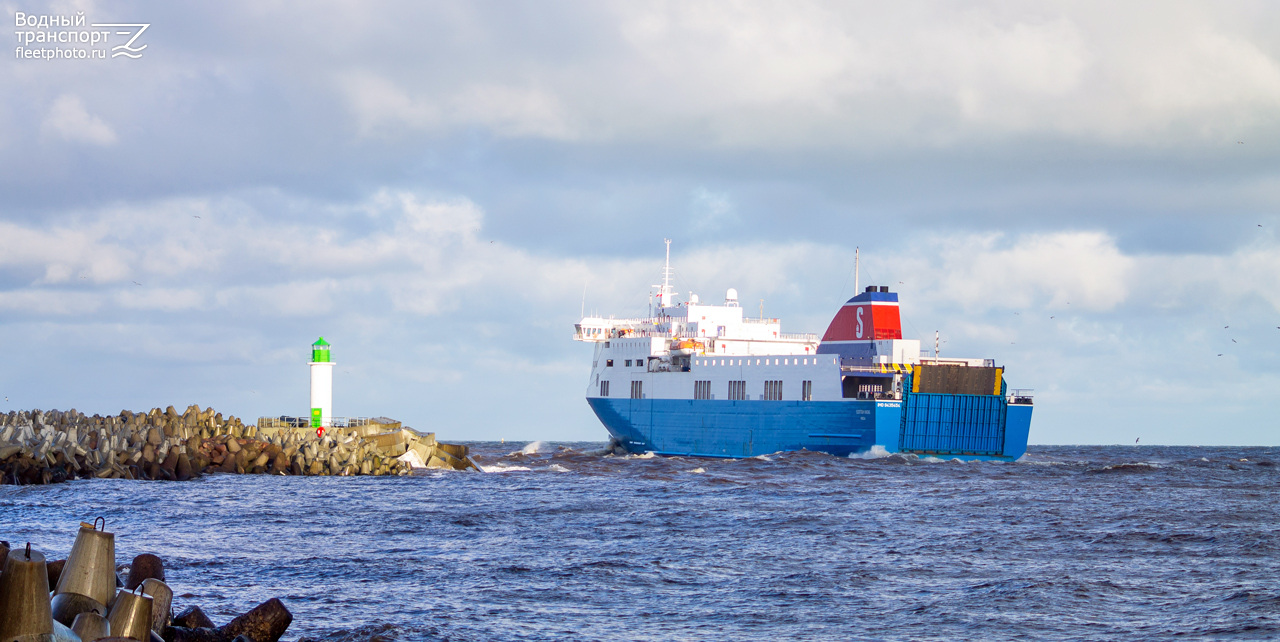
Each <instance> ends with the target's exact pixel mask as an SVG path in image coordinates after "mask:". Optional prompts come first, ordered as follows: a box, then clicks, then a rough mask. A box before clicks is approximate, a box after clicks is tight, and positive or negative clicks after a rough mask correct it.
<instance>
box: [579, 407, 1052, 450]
mask: <svg viewBox="0 0 1280 642" xmlns="http://www.w3.org/2000/svg"><path fill="white" fill-rule="evenodd" d="M587 402H588V403H589V404H590V405H591V409H592V410H593V411H595V413H596V416H597V417H599V418H600V421H601V422H602V423H603V424H604V426H605V428H606V429H607V430H608V431H609V434H610V435H612V436H613V438H614V439H615V440H617V441H618V442H619V443H620V444H621V445H622V447H623V448H625V449H626V450H627V451H628V452H633V453H644V452H653V453H657V454H660V455H685V456H696V457H754V456H756V455H764V454H768V453H774V452H779V451H789V450H802V449H803V450H812V451H818V452H825V453H830V454H832V455H836V456H841V457H844V456H848V455H851V454H855V453H863V452H867V451H870V450H871V449H872V447H874V446H880V447H882V448H883V449H884V450H885V451H887V452H890V453H893V452H903V453H914V454H919V455H931V456H938V457H946V458H952V457H958V458H962V459H998V460H1005V461H1012V460H1016V459H1017V458H1019V457H1021V456H1022V455H1023V453H1025V452H1026V448H1027V437H1028V432H1029V430H1030V427H1031V410H1032V408H1031V406H1030V405H1014V404H1008V403H1007V402H1006V400H1005V398H1004V397H1002V396H995V395H991V396H983V395H942V394H913V395H908V396H907V398H906V399H904V400H842V401H755V400H750V401H727V400H688V399H617V398H605V397H590V398H588V399H587Z"/></svg>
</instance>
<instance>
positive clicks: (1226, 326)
mask: <svg viewBox="0 0 1280 642" xmlns="http://www.w3.org/2000/svg"><path fill="white" fill-rule="evenodd" d="M1230 327H1231V326H1229V325H1224V326H1222V329H1223V330H1226V329H1227V328H1230Z"/></svg>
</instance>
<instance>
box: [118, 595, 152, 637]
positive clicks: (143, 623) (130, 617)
mask: <svg viewBox="0 0 1280 642" xmlns="http://www.w3.org/2000/svg"><path fill="white" fill-rule="evenodd" d="M151 604H152V602H151V597H150V596H148V595H144V594H143V593H142V592H141V587H139V588H137V589H134V590H133V591H120V594H119V595H117V596H116V605H115V606H113V607H111V615H108V616H107V622H108V623H110V624H111V632H112V633H113V634H114V635H115V636H116V637H125V638H133V639H134V640H137V641H138V642H151Z"/></svg>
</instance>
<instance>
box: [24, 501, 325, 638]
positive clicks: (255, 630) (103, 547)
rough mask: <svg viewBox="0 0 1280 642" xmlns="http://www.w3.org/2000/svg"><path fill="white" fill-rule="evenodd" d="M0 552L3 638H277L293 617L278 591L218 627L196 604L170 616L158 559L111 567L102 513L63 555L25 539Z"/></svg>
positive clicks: (111, 542) (111, 548)
mask: <svg viewBox="0 0 1280 642" xmlns="http://www.w3.org/2000/svg"><path fill="white" fill-rule="evenodd" d="M99 524H101V530H99V528H98V525H99ZM2 534H3V529H0V535H2ZM0 559H2V560H4V565H3V568H0V640H4V641H5V642H8V641H10V640H13V641H15V642H94V641H96V640H103V641H110V642H127V641H129V640H133V641H134V642H278V640H279V639H280V638H281V637H282V636H283V635H284V633H285V631H286V630H287V629H288V628H289V624H290V623H292V622H293V614H292V613H290V612H289V609H288V608H286V607H285V605H284V603H283V602H281V601H280V599H279V598H271V599H270V600H267V601H266V602H263V603H262V604H259V605H257V606H255V607H254V608H252V609H250V610H249V611H247V612H245V613H244V614H242V615H239V616H237V617H235V618H233V619H231V620H230V621H229V622H227V623H226V624H223V625H221V626H218V625H215V624H214V623H213V621H212V620H210V619H209V617H208V616H207V615H205V613H204V612H203V611H202V610H201V609H200V607H199V606H195V605H190V606H187V608H186V609H184V610H183V611H181V612H179V613H178V614H177V615H174V610H175V609H174V607H175V604H174V592H173V589H172V588H170V586H169V585H168V584H167V583H166V582H165V573H164V561H163V560H161V559H160V558H159V557H157V556H156V555H152V554H150V553H143V554H141V555H138V556H137V557H135V558H133V563H132V564H127V565H123V566H116V563H115V535H114V534H113V533H109V532H107V530H106V523H105V521H104V520H102V519H101V518H99V519H98V520H96V521H95V522H94V523H93V524H87V523H82V524H81V525H80V530H79V532H78V533H77V534H76V540H75V544H73V545H72V547H71V551H70V552H69V553H68V554H67V556H66V558H65V559H60V560H56V561H48V560H46V556H45V555H44V554H42V553H41V552H40V551H39V550H38V548H36V547H33V546H32V544H31V543H30V542H28V543H27V544H26V545H25V546H22V547H18V548H15V550H12V551H11V550H9V543H8V542H4V541H0ZM121 572H123V576H122V575H121ZM125 577H127V579H125ZM183 596H189V594H187V593H184V594H183ZM302 639H303V640H306V639H307V638H302Z"/></svg>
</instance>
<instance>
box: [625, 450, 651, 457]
mask: <svg viewBox="0 0 1280 642" xmlns="http://www.w3.org/2000/svg"><path fill="white" fill-rule="evenodd" d="M654 457H657V455H655V454H653V451H652V450H650V451H649V452H647V453H641V454H639V455H627V456H626V458H627V459H653V458H654Z"/></svg>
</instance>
